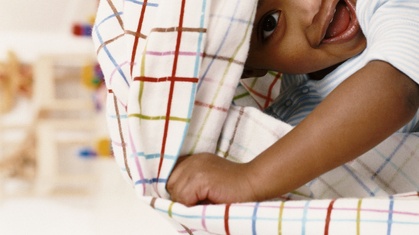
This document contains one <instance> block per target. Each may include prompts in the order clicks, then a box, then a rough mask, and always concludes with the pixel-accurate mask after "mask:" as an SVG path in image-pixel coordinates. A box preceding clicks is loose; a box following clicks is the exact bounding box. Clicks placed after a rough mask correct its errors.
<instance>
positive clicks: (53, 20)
mask: <svg viewBox="0 0 419 235" xmlns="http://www.w3.org/2000/svg"><path fill="white" fill-rule="evenodd" d="M96 4H97V0H71V1H63V0H42V1H38V0H13V1H10V0H0V5H1V7H0V61H1V60H4V59H5V58H6V56H7V51H8V50H13V51H15V52H16V53H17V55H18V57H19V58H20V59H21V60H23V61H26V62H31V61H34V60H35V59H36V58H37V57H38V56H40V55H42V54H49V53H75V54H80V53H88V52H92V54H94V51H93V46H92V43H91V39H90V38H89V37H76V36H73V35H72V25H73V24H74V23H85V22H88V21H89V20H90V18H92V17H93V16H94V15H95V11H96V7H97V5H96Z"/></svg>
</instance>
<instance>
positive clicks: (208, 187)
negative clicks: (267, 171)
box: [167, 153, 255, 206]
mask: <svg viewBox="0 0 419 235" xmlns="http://www.w3.org/2000/svg"><path fill="white" fill-rule="evenodd" d="M248 168H249V166H248V165H247V164H239V163H234V162H231V161H228V160H226V159H223V158H220V157H218V156H216V155H214V154H211V153H202V154H197V155H192V156H188V157H183V158H181V159H179V161H178V163H177V165H176V167H175V169H174V170H173V172H172V174H171V176H170V178H169V181H168V183H167V190H168V191H169V193H170V194H171V197H172V200H173V201H176V202H180V203H182V204H185V205H187V206H192V205H195V204H198V203H202V202H209V203H216V204H219V203H233V202H244V201H253V200H255V198H254V196H255V195H254V193H253V191H252V187H251V185H250V183H249V180H248V177H249V176H248V170H247V169H248Z"/></svg>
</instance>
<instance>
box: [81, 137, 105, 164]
mask: <svg viewBox="0 0 419 235" xmlns="http://www.w3.org/2000/svg"><path fill="white" fill-rule="evenodd" d="M78 153H79V156H80V157H82V158H86V159H90V158H95V157H110V156H112V147H111V141H110V139H109V138H99V139H97V140H96V143H95V146H94V147H90V146H89V147H83V148H81V149H80V150H79V151H78Z"/></svg>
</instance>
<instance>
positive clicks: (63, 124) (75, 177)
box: [33, 55, 97, 194]
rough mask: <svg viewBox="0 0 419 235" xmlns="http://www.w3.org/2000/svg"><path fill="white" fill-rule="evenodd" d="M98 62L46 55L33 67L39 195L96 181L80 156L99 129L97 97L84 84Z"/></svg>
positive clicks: (85, 58)
mask: <svg viewBox="0 0 419 235" xmlns="http://www.w3.org/2000/svg"><path fill="white" fill-rule="evenodd" d="M93 62H94V60H93V58H92V57H90V56H87V55H47V56H43V57H41V58H40V59H39V60H38V61H37V62H36V63H35V65H34V80H35V84H34V97H33V101H34V104H35V107H36V110H37V113H38V115H37V122H36V128H35V132H36V139H37V148H36V155H37V174H36V187H35V190H36V192H37V193H39V194H46V193H50V192H52V191H53V190H54V189H57V188H62V187H72V188H82V187H83V186H85V185H86V184H89V183H91V182H92V181H93V180H94V179H95V178H94V175H93V172H92V170H91V169H89V168H90V167H89V162H88V161H89V159H83V158H81V157H80V156H78V154H79V153H78V149H79V148H80V147H83V146H86V145H89V144H90V143H91V142H92V141H93V139H94V138H95V130H96V128H97V126H96V118H97V114H96V111H95V107H94V103H93V101H92V97H93V95H92V91H91V90H89V89H87V88H86V87H84V86H83V84H82V82H81V74H82V68H83V66H85V65H86V64H89V63H93Z"/></svg>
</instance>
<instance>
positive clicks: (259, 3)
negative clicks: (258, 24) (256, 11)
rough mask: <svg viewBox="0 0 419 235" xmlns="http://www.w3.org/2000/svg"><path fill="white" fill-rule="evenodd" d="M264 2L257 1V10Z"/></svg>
mask: <svg viewBox="0 0 419 235" xmlns="http://www.w3.org/2000/svg"><path fill="white" fill-rule="evenodd" d="M264 2H265V0H258V5H257V8H259V7H260V6H262V5H263V3H264Z"/></svg>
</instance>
